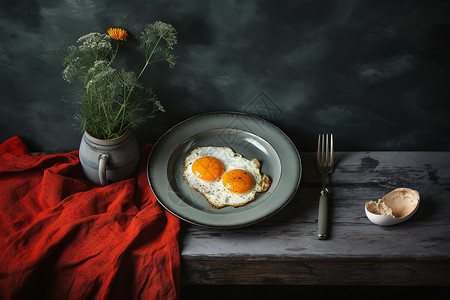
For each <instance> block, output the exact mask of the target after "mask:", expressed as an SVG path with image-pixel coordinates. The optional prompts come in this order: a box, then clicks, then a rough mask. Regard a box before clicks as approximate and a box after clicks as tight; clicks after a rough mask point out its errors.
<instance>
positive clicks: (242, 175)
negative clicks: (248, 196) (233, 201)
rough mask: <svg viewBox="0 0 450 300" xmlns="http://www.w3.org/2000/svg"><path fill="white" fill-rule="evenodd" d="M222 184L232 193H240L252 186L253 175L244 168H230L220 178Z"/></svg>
mask: <svg viewBox="0 0 450 300" xmlns="http://www.w3.org/2000/svg"><path fill="white" fill-rule="evenodd" d="M222 183H223V185H224V186H225V187H226V188H227V189H228V190H229V191H230V192H232V193H236V194H242V193H245V192H247V191H248V190H250V189H251V188H252V187H253V184H254V182H253V177H252V175H250V174H249V173H247V172H246V171H244V170H238V169H236V170H231V171H228V172H226V173H225V175H223V178H222Z"/></svg>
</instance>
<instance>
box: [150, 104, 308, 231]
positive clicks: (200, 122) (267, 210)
mask: <svg viewBox="0 0 450 300" xmlns="http://www.w3.org/2000/svg"><path fill="white" fill-rule="evenodd" d="M198 146H227V147H231V148H232V149H233V150H234V151H236V152H238V153H240V154H241V155H242V156H244V157H245V158H247V159H252V158H255V157H256V158H258V160H259V161H260V162H261V172H262V173H266V174H268V175H269V176H270V177H271V178H272V184H271V186H270V188H269V190H268V191H267V192H264V193H257V196H256V198H255V199H254V200H253V201H251V202H250V203H248V204H246V205H244V206H242V207H237V208H234V207H224V208H220V209H217V208H213V207H211V206H210V205H209V204H208V202H207V201H206V199H205V198H204V197H203V196H202V195H201V194H200V193H198V192H196V191H194V190H192V189H191V188H190V187H189V185H188V184H187V182H186V180H184V179H183V175H182V173H183V160H184V158H185V157H186V156H187V154H188V153H189V152H190V151H191V150H192V149H194V148H195V147H198ZM301 173H302V165H301V160H300V156H299V154H298V151H297V149H296V148H295V146H294V144H293V143H292V141H291V140H290V139H289V138H288V137H287V136H286V134H284V133H283V132H282V131H281V130H280V129H278V128H277V127H275V126H274V125H272V124H271V123H269V122H267V121H265V120H263V119H261V118H259V117H255V116H251V115H248V114H243V113H234V112H223V113H209V114H204V115H199V116H196V117H193V118H190V119H187V120H186V121H183V122H181V123H179V124H178V125H176V126H174V127H173V128H172V129H170V130H169V131H168V132H167V133H165V134H164V135H163V136H162V137H161V138H160V139H159V140H158V142H157V143H156V144H155V146H154V148H153V150H152V153H151V154H150V156H149V158H148V163H147V176H148V180H149V184H150V187H151V189H152V191H153V193H154V194H155V196H156V198H157V199H158V201H159V202H160V203H161V205H162V206H163V207H164V208H166V209H167V210H168V211H169V212H171V213H172V214H173V215H175V216H177V217H178V218H180V219H182V220H185V221H187V222H189V223H192V224H196V225H199V226H204V227H219V228H233V227H242V226H246V225H250V224H253V223H256V222H259V221H261V220H264V219H266V218H267V217H269V216H271V215H273V214H275V213H276V212H278V211H279V210H281V209H282V208H283V207H284V206H285V205H286V204H287V203H288V202H289V201H290V199H291V198H292V197H293V195H294V194H295V192H296V191H297V188H298V186H299V184H300V177H301Z"/></svg>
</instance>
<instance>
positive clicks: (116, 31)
mask: <svg viewBox="0 0 450 300" xmlns="http://www.w3.org/2000/svg"><path fill="white" fill-rule="evenodd" d="M108 34H109V36H110V37H111V38H113V39H115V40H118V41H126V40H127V37H128V33H127V32H126V31H125V30H123V29H120V28H110V29H108Z"/></svg>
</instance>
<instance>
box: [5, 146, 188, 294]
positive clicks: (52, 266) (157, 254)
mask: <svg viewBox="0 0 450 300" xmlns="http://www.w3.org/2000/svg"><path fill="white" fill-rule="evenodd" d="M151 147H152V145H150V144H148V145H145V146H144V147H143V148H142V151H141V160H140V163H139V166H138V170H137V175H136V177H135V178H131V179H128V180H124V181H121V182H117V183H112V184H110V185H108V186H105V187H100V186H95V185H93V184H92V183H90V182H89V181H88V180H87V179H86V178H85V177H84V175H83V174H82V171H81V166H80V164H79V160H78V152H77V151H74V152H70V153H66V154H55V155H30V154H29V153H28V151H27V148H26V146H25V144H24V143H23V141H22V140H20V139H19V138H18V137H14V138H11V139H9V140H7V141H6V142H4V143H3V144H2V145H0V299H105V298H108V299H176V298H178V295H179V272H180V255H179V244H178V236H179V230H180V224H179V220H178V219H177V218H176V217H174V216H172V215H171V214H170V213H168V212H167V211H165V210H164V209H163V208H162V207H161V206H160V205H159V204H158V202H157V200H156V198H155V197H154V195H153V194H152V192H151V189H150V187H149V185H148V181H147V174H146V163H147V158H148V155H149V152H150V150H151Z"/></svg>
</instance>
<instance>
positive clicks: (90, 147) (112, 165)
mask: <svg viewBox="0 0 450 300" xmlns="http://www.w3.org/2000/svg"><path fill="white" fill-rule="evenodd" d="M79 158H80V162H81V166H82V168H83V172H84V174H85V175H86V177H87V178H89V179H90V180H91V181H92V182H94V183H96V184H100V185H107V184H108V183H110V182H117V181H120V180H123V179H127V178H130V177H131V176H132V175H133V172H134V170H135V169H136V166H137V164H138V162H139V145H138V143H137V140H136V137H135V136H134V134H133V132H132V131H131V130H128V131H127V132H126V133H124V134H123V135H122V136H121V137H118V138H116V139H111V140H102V139H97V138H95V137H93V136H91V135H90V134H89V133H87V132H86V131H85V132H84V133H83V137H82V138H81V143H80V151H79Z"/></svg>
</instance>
